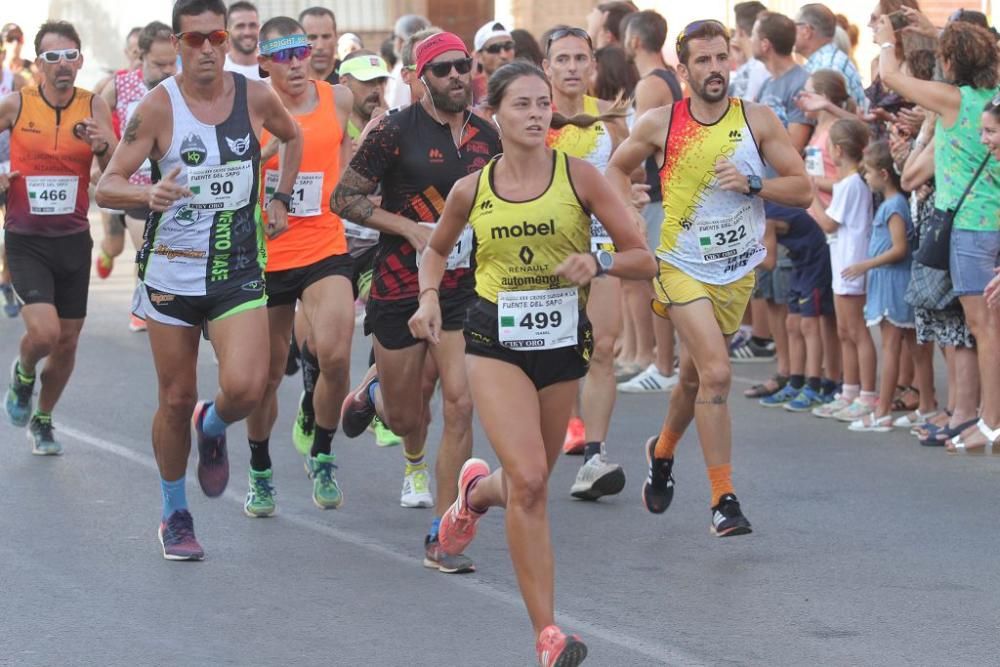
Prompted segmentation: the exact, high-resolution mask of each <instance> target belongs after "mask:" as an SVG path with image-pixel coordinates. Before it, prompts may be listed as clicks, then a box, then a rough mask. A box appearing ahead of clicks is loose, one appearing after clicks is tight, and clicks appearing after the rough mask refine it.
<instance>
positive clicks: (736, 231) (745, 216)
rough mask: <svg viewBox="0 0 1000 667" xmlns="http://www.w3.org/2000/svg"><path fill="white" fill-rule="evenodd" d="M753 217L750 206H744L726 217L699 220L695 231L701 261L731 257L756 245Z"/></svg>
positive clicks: (716, 260) (715, 260)
mask: <svg viewBox="0 0 1000 667" xmlns="http://www.w3.org/2000/svg"><path fill="white" fill-rule="evenodd" d="M751 219H752V218H751V213H750V206H744V207H742V208H740V209H738V210H737V211H735V212H734V213H733V214H732V215H730V216H728V217H725V218H713V219H702V220H698V221H697V223H696V227H695V231H696V232H697V236H698V249H699V250H700V251H701V261H702V262H704V263H708V262H719V261H722V260H725V259H731V258H733V257H737V256H739V255H742V254H743V253H745V252H747V251H749V250H750V249H752V248H753V247H754V246H756V245H757V238H756V237H755V236H754V234H753V227H752V224H751V222H750V221H751Z"/></svg>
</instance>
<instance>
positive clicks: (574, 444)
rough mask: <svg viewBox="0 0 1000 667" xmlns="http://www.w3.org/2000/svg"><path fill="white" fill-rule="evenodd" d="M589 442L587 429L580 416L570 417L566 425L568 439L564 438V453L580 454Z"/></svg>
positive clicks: (570, 454)
mask: <svg viewBox="0 0 1000 667" xmlns="http://www.w3.org/2000/svg"><path fill="white" fill-rule="evenodd" d="M586 444H587V429H586V427H584V425H583V420H582V419H580V418H579V417H570V418H569V423H568V424H567V425H566V439H565V440H563V454H567V455H569V456H580V455H582V454H583V449H584V447H585V446H586Z"/></svg>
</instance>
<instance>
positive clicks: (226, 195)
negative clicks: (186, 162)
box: [187, 160, 253, 211]
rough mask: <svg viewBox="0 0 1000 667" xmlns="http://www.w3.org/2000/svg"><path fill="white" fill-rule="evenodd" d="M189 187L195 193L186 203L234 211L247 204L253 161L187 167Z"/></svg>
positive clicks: (193, 205) (217, 209)
mask: <svg viewBox="0 0 1000 667" xmlns="http://www.w3.org/2000/svg"><path fill="white" fill-rule="evenodd" d="M187 177H188V189H189V190H191V192H192V193H193V194H194V196H193V197H191V201H189V202H188V203H187V205H188V206H189V207H191V208H198V209H205V210H211V211H235V210H237V209H240V208H243V207H244V206H246V205H247V204H249V203H250V197H251V195H252V194H253V163H252V162H251V161H250V160H244V161H242V162H235V163H233V164H223V165H219V166H218V167H188V169H187Z"/></svg>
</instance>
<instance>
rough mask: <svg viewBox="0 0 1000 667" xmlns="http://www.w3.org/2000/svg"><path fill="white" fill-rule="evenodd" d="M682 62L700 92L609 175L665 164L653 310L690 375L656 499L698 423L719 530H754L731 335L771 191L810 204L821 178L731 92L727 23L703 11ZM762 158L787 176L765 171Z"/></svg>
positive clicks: (619, 177) (621, 179) (655, 461)
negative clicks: (733, 392) (742, 476)
mask: <svg viewBox="0 0 1000 667" xmlns="http://www.w3.org/2000/svg"><path fill="white" fill-rule="evenodd" d="M677 56H678V59H679V61H680V65H679V66H678V72H679V73H680V75H681V77H682V78H684V79H685V80H686V81H687V84H688V90H689V91H690V93H691V97H690V98H689V99H686V100H681V101H680V102H676V103H674V104H673V105H672V106H669V107H661V108H659V109H654V110H652V111H649V112H647V113H646V114H645V115H644V116H643V117H642V118H641V119H639V121H638V122H637V123H636V125H635V126H634V127H633V128H632V136H631V137H630V138H629V139H628V140H626V141H625V143H624V144H622V146H621V148H620V149H619V150H618V151H617V152H616V153H615V155H614V156H613V157H612V159H611V165H610V166H609V168H608V177H609V179H611V180H612V182H614V183H615V184H616V185H617V186H618V189H619V190H620V191H621V192H623V193H624V192H627V191H628V187H629V180H628V175H629V174H631V173H632V172H633V171H634V170H635V169H636V168H638V167H639V166H641V165H642V164H643V162H644V161H645V160H646V159H647V158H648V157H650V156H653V157H654V158H655V159H656V161H657V164H658V165H662V168H661V171H660V176H661V179H662V183H663V193H664V197H663V206H664V212H665V216H666V217H665V220H664V222H663V230H662V235H661V238H660V245H659V247H658V248H657V251H656V254H657V256H658V258H659V275H658V277H657V279H656V280H655V281H654V289H655V291H656V301H654V302H653V312H655V313H656V314H657V315H659V316H660V317H667V316H668V315H669V317H670V319H671V320H672V321H673V323H674V326H675V327H676V329H677V332H678V334H679V335H680V339H681V342H682V343H683V346H682V349H681V368H680V382H679V383H678V384H677V385H676V386H675V387H674V390H673V393H672V394H671V396H670V408H669V412H668V413H667V417H666V420H665V421H664V424H663V429H662V431H661V432H660V435H659V436H658V437H652V438H650V439H649V440H648V441H647V442H646V455H647V460H648V461H649V477H648V480H647V481H646V483H645V485H644V486H643V500H644V502H645V505H646V508H647V509H648V510H649V511H650V512H653V513H655V514H659V513H662V512H664V511H666V509H667V507H669V505H670V501H671V500H672V498H673V485H674V480H673V476H672V469H673V463H674V450H675V448H676V446H677V443H678V441H679V440H680V438H681V436H682V434H683V433H684V431H685V430H686V429H687V427H688V426H689V425H690V424H691V421H692V419H693V420H696V421H697V425H698V436H699V438H700V439H701V445H702V452H703V453H704V456H705V463H706V465H707V467H708V478H709V482H710V483H711V486H712V501H711V513H712V525H711V527H712V532H713V533H714V534H715V535H718V536H719V537H725V536H727V535H743V534H746V533H749V532H751V529H750V522H749V521H748V520H747V518H746V517H745V516H744V515H743V513H742V511H741V509H740V504H739V502H738V501H737V499H736V495H735V494H734V493H733V483H732V468H731V463H730V460H731V450H732V425H731V421H730V417H729V407H728V404H727V398H728V395H729V386H730V382H731V378H732V370H731V368H730V366H729V351H728V338H729V336H730V335H731V334H732V333H733V332H735V330H736V329H737V327H738V326H739V321H740V318H741V317H742V316H743V311H744V310H745V309H746V305H747V303H748V301H749V299H750V291H751V289H752V288H753V273H752V270H753V268H754V266H756V265H757V264H759V263H760V262H761V260H763V258H764V255H765V251H764V250H763V248H762V247H761V243H760V240H761V238H762V236H763V233H764V216H763V203H762V199H767V200H769V201H774V202H776V203H779V204H785V205H787V206H798V207H804V206H807V205H808V204H809V202H810V199H811V187H810V184H809V179H808V177H807V176H806V173H805V166H804V165H803V163H802V158H801V157H800V156H799V154H798V153H797V152H796V151H795V148H794V147H793V146H792V143H791V140H790V139H789V137H788V133H787V132H786V131H785V129H784V128H783V127H782V125H781V123H780V122H779V121H778V119H777V117H775V115H774V113H773V112H771V111H770V110H769V109H767V108H766V107H763V106H760V105H757V104H749V103H745V102H741V101H739V100H736V99H730V98H729V97H727V95H726V91H727V89H728V85H729V33H728V31H727V30H726V28H725V26H723V25H722V24H721V23H719V22H718V21H712V20H708V21H696V22H694V23H692V24H690V25H689V26H687V27H686V28H685V29H684V30H683V31H682V32H681V34H680V36H679V37H678V38H677ZM764 162H767V164H769V165H771V166H772V167H773V168H774V169H775V171H776V172H777V174H778V176H777V177H775V178H769V179H766V180H762V179H763V174H764Z"/></svg>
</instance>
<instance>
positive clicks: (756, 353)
mask: <svg viewBox="0 0 1000 667" xmlns="http://www.w3.org/2000/svg"><path fill="white" fill-rule="evenodd" d="M775 354H776V353H775V349H774V341H768V342H767V343H765V344H764V345H759V344H757V343H755V342H753V339H751V340H748V341H747V342H745V343H743V344H742V345H738V346H736V347H733V348H731V349H730V350H729V360H730V361H732V362H733V363H736V364H761V363H766V362H768V361H774V357H775Z"/></svg>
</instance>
